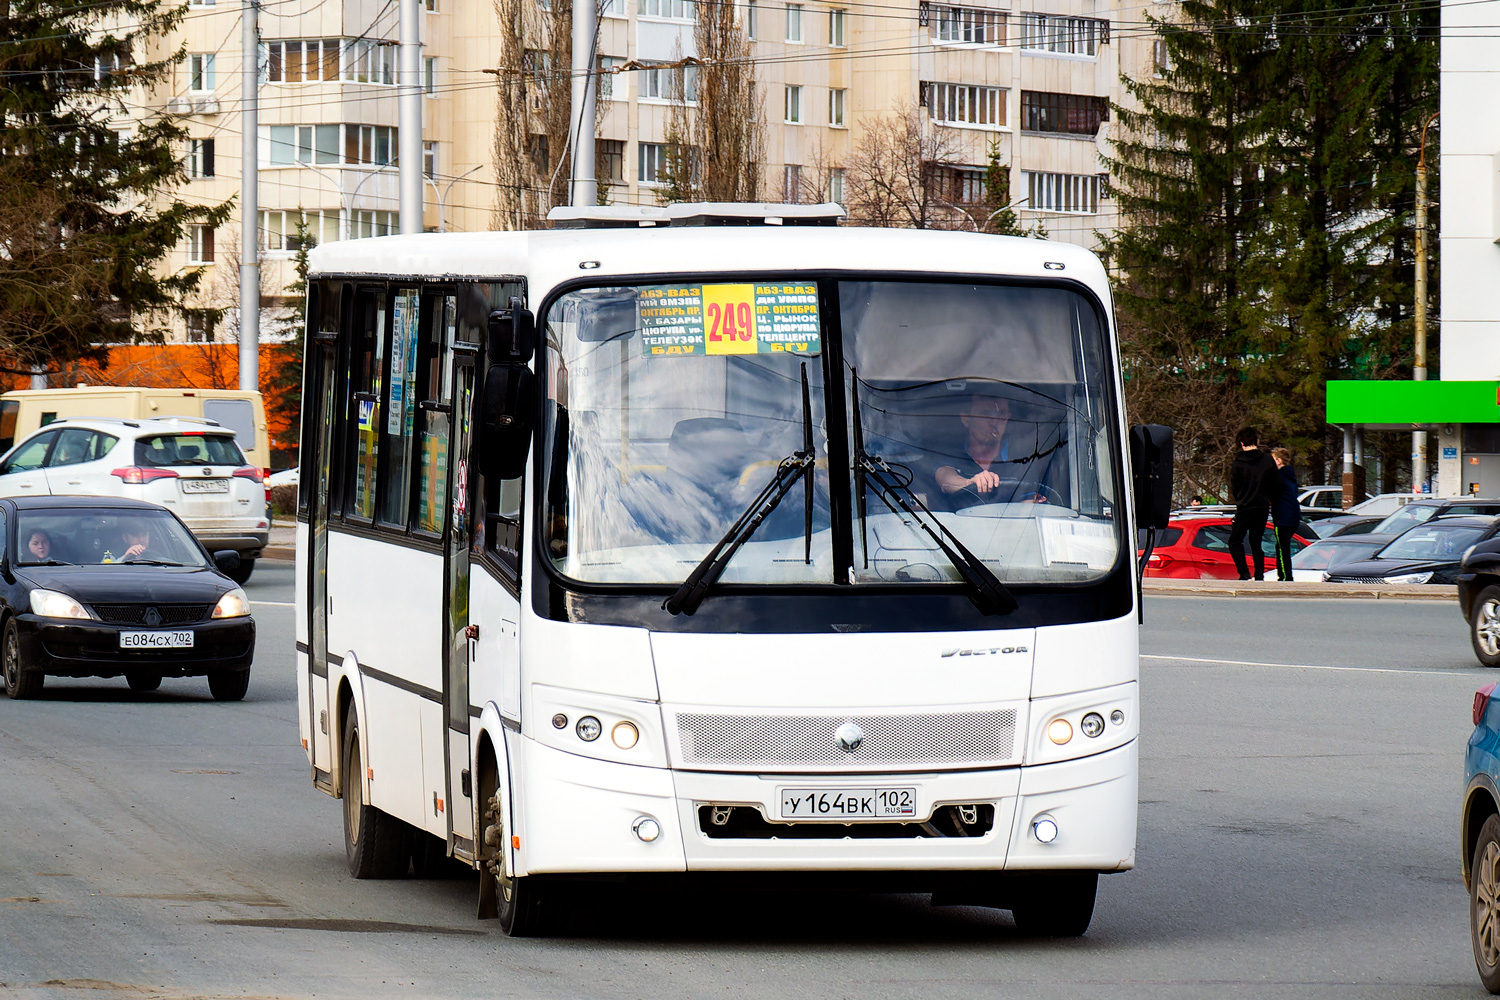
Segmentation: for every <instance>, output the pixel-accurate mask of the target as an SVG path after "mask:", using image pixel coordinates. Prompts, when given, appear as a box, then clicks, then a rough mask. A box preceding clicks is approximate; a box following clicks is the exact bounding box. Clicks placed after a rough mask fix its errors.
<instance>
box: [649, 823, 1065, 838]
mask: <svg viewBox="0 0 1500 1000" xmlns="http://www.w3.org/2000/svg"><path fill="white" fill-rule="evenodd" d="M630 829H631V830H633V831H635V835H636V837H637V838H638V839H639V840H640V841H641V843H643V844H649V843H651V842H652V841H653V840H655V839H656V838H657V837H660V836H661V824H660V823H658V822H657V821H656V820H654V819H652V818H651V817H650V816H641V817H639V818H637V819H636V821H635V822H634V823H632V824H631V825H630ZM1054 836H1055V834H1054Z"/></svg>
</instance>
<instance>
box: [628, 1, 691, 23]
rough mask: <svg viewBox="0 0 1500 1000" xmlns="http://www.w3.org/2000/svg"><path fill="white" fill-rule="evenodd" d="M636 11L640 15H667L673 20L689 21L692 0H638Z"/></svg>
mask: <svg viewBox="0 0 1500 1000" xmlns="http://www.w3.org/2000/svg"><path fill="white" fill-rule="evenodd" d="M636 13H638V14H640V15H641V16H642V17H667V18H671V19H672V20H674V21H691V20H692V19H693V0H640V6H639V7H638V8H636Z"/></svg>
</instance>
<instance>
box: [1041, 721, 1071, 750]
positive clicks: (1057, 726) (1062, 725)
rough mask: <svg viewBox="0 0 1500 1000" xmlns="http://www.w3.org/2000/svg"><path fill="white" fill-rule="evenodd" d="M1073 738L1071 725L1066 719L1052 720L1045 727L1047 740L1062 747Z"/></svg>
mask: <svg viewBox="0 0 1500 1000" xmlns="http://www.w3.org/2000/svg"><path fill="white" fill-rule="evenodd" d="M1072 738H1073V724H1072V723H1071V722H1069V721H1068V720H1067V719H1053V720H1052V721H1051V722H1050V723H1048V725H1047V739H1049V740H1051V741H1052V742H1053V743H1056V744H1057V745H1058V746H1062V745H1063V744H1064V743H1066V742H1068V741H1069V740H1071V739H1072Z"/></svg>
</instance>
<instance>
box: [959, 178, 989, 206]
mask: <svg viewBox="0 0 1500 1000" xmlns="http://www.w3.org/2000/svg"><path fill="white" fill-rule="evenodd" d="M953 194H954V195H955V197H954V199H953V200H954V201H956V202H958V203H959V204H960V205H977V204H978V203H979V202H982V201H984V171H983V170H955V171H953Z"/></svg>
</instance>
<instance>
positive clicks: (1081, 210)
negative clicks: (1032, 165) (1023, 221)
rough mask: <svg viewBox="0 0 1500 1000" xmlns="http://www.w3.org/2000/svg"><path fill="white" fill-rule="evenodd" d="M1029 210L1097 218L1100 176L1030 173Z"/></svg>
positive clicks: (1027, 195) (1027, 174)
mask: <svg viewBox="0 0 1500 1000" xmlns="http://www.w3.org/2000/svg"><path fill="white" fill-rule="evenodd" d="M1025 174H1026V207H1027V208H1029V209H1031V210H1033V211H1037V212H1068V213H1071V214H1074V215H1094V214H1096V213H1097V212H1098V211H1099V175H1098V174H1046V173H1040V172H1037V171H1032V170H1028V171H1025Z"/></svg>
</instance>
